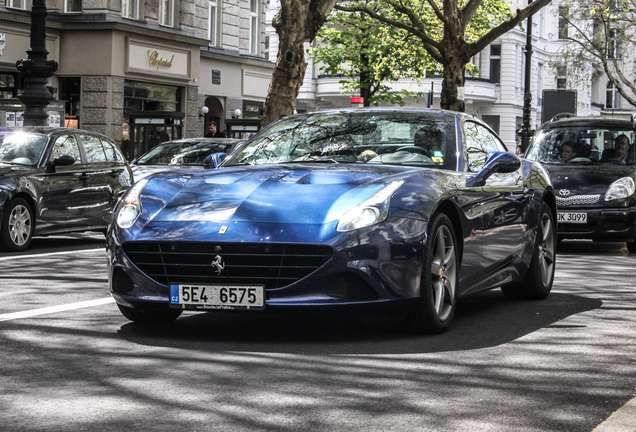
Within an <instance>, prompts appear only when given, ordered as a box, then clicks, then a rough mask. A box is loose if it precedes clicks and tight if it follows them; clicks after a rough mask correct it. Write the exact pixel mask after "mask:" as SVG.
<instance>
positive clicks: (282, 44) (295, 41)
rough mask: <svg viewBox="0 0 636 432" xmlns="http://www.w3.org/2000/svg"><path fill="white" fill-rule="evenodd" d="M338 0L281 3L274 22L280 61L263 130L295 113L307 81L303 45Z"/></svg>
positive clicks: (272, 83)
mask: <svg viewBox="0 0 636 432" xmlns="http://www.w3.org/2000/svg"><path fill="white" fill-rule="evenodd" d="M335 3H336V0H281V9H280V11H279V12H278V14H277V15H276V16H275V17H274V19H273V20H272V26H273V27H274V28H275V29H276V33H277V34H278V39H279V43H278V57H277V58H276V68H275V69H274V74H273V75H272V82H271V83H270V85H269V92H268V94H267V99H266V100H265V109H264V112H263V117H262V118H261V127H265V126H267V125H268V124H270V123H271V122H273V121H274V120H278V119H279V118H281V117H285V116H288V115H291V114H293V113H294V109H295V107H296V98H297V97H298V92H299V91H300V87H301V86H302V84H303V80H304V78H305V70H306V69H307V63H306V62H305V47H304V42H311V41H312V40H313V39H314V38H315V37H316V33H317V32H318V30H320V28H321V27H322V25H323V24H324V22H325V21H326V20H327V16H328V15H329V12H331V9H332V8H333V5H334V4H335Z"/></svg>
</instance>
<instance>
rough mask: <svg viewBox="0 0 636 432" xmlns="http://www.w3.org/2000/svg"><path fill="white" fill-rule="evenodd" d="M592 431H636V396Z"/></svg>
mask: <svg viewBox="0 0 636 432" xmlns="http://www.w3.org/2000/svg"><path fill="white" fill-rule="evenodd" d="M592 432H636V398H633V399H632V400H630V401H628V402H627V403H626V404H625V405H623V406H622V407H621V408H619V409H618V410H617V411H616V412H614V413H613V414H612V415H611V416H609V418H608V419H607V420H605V421H604V422H603V423H601V424H600V425H598V426H597V427H596V428H594V430H593V431H592Z"/></svg>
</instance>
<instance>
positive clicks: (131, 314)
mask: <svg viewBox="0 0 636 432" xmlns="http://www.w3.org/2000/svg"><path fill="white" fill-rule="evenodd" d="M117 307H118V308H119V311H120V312H121V314H122V315H123V316H125V317H126V318H128V319H129V320H131V321H133V322H136V323H139V324H169V323H171V322H172V321H174V320H176V319H177V318H179V316H180V315H181V313H182V312H183V310H182V309H139V308H131V307H128V306H122V305H120V304H118V305H117Z"/></svg>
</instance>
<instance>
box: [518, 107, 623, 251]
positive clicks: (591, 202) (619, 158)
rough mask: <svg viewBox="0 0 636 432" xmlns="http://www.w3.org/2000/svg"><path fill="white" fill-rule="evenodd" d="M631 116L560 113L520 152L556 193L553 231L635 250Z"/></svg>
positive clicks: (562, 234) (561, 237) (575, 237)
mask: <svg viewBox="0 0 636 432" xmlns="http://www.w3.org/2000/svg"><path fill="white" fill-rule="evenodd" d="M635 139H636V130H635V124H634V121H633V119H631V120H627V119H620V118H614V117H604V116H594V117H576V116H565V118H563V117H561V118H555V119H553V120H552V121H550V122H547V123H545V124H544V125H543V126H542V127H541V128H540V129H539V130H538V131H537V134H536V135H535V136H534V138H533V140H532V143H531V144H530V147H529V148H528V151H527V152H526V157H527V158H528V159H531V160H536V161H539V162H542V164H543V166H544V167H545V168H546V169H547V171H548V172H549V174H550V179H551V180H552V184H553V185H554V189H555V191H556V193H557V206H558V237H559V238H560V239H564V238H573V239H593V240H598V241H621V242H623V241H624V242H627V248H628V249H629V251H630V252H635V251H636V242H634V239H636V207H635V204H636V195H635V193H636V184H635V179H634V175H635V166H634V141H635Z"/></svg>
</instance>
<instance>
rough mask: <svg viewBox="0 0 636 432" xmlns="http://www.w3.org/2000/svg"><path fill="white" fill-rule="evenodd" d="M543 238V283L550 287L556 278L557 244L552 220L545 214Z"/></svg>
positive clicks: (541, 258) (541, 253) (540, 263)
mask: <svg viewBox="0 0 636 432" xmlns="http://www.w3.org/2000/svg"><path fill="white" fill-rule="evenodd" d="M541 236H542V238H541V244H540V246H539V268H540V270H541V282H542V283H543V285H544V286H549V285H550V283H551V282H552V277H553V276H554V263H555V260H554V256H555V249H556V242H555V241H554V230H553V229H552V218H551V217H550V215H549V214H547V213H543V215H542V217H541Z"/></svg>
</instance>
